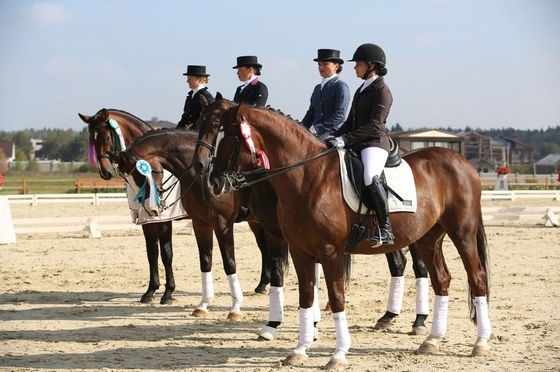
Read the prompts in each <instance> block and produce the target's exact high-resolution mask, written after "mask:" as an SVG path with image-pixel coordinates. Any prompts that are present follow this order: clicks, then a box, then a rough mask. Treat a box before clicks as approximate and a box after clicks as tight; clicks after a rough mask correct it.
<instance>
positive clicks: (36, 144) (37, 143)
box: [31, 138, 43, 159]
mask: <svg viewBox="0 0 560 372" xmlns="http://www.w3.org/2000/svg"><path fill="white" fill-rule="evenodd" d="M31 146H33V151H32V152H31V159H41V158H42V157H43V152H42V151H41V150H42V149H43V140H42V139H40V138H31Z"/></svg>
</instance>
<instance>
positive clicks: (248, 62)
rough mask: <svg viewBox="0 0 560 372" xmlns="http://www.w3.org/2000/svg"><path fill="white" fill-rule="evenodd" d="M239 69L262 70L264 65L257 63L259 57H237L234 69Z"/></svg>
mask: <svg viewBox="0 0 560 372" xmlns="http://www.w3.org/2000/svg"><path fill="white" fill-rule="evenodd" d="M238 67H256V68H261V67H262V65H261V64H260V63H259V62H258V61H257V56H241V57H237V65H236V66H233V68H238Z"/></svg>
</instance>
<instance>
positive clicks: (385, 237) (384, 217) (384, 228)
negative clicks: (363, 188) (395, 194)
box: [367, 176, 395, 248]
mask: <svg viewBox="0 0 560 372" xmlns="http://www.w3.org/2000/svg"><path fill="white" fill-rule="evenodd" d="M367 190H368V192H369V195H370V196H371V199H372V200H373V210H374V211H375V214H376V215H377V220H378V221H379V231H377V232H374V233H373V234H371V236H369V237H368V240H369V242H370V243H371V247H372V248H375V247H379V246H380V245H383V244H389V245H391V244H394V239H395V237H394V236H393V230H392V229H391V222H390V221H389V204H388V203H387V192H386V191H385V188H383V185H382V184H381V182H380V181H379V177H377V176H375V177H373V183H372V184H371V185H369V186H367Z"/></svg>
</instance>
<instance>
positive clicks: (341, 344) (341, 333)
mask: <svg viewBox="0 0 560 372" xmlns="http://www.w3.org/2000/svg"><path fill="white" fill-rule="evenodd" d="M332 317H333V320H334V328H335V330H336V351H337V352H338V351H342V352H344V353H347V352H348V350H349V349H350V345H351V344H352V341H351V339H350V331H349V330H348V321H347V320H346V312H344V311H341V312H339V313H333V315H332ZM339 359H340V358H339Z"/></svg>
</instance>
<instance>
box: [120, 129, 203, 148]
mask: <svg viewBox="0 0 560 372" xmlns="http://www.w3.org/2000/svg"><path fill="white" fill-rule="evenodd" d="M162 132H171V133H193V134H197V133H196V132H194V131H186V130H184V129H177V128H158V129H153V128H152V129H151V130H149V131H147V132H146V133H143V134H141V135H140V136H138V137H136V138H135V139H134V140H133V141H132V143H131V144H130V145H129V146H128V147H132V146H134V145H136V144H137V143H139V142H141V141H142V140H144V139H145V138H146V137H151V136H152V135H155V134H160V133H162Z"/></svg>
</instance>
